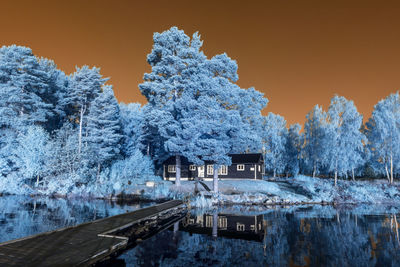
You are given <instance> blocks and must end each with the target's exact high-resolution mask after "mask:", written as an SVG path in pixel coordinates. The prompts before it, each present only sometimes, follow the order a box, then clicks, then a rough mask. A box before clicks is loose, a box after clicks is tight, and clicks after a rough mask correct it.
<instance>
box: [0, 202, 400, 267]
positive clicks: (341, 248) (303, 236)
mask: <svg viewBox="0 0 400 267" xmlns="http://www.w3.org/2000/svg"><path fill="white" fill-rule="evenodd" d="M147 205H150V204H149V203H146V204H135V205H128V204H117V203H114V202H110V201H103V200H82V199H79V200H66V199H52V198H45V197H41V198H31V197H21V196H5V197H0V242H4V241H7V240H12V239H16V238H21V237H25V236H29V235H33V234H37V233H41V232H46V231H51V230H55V229H58V228H61V227H67V226H73V225H77V224H80V223H83V222H88V221H92V220H96V219H100V218H104V217H108V216H113V215H117V214H120V213H123V212H126V211H132V210H135V209H138V208H141V207H144V206H147ZM399 222H400V208H399V207H390V206H371V205H369V206H354V207H336V208H335V207H332V206H296V207H274V208H269V209H267V208H264V207H263V208H257V207H252V208H243V207H230V208H220V209H218V210H191V211H190V212H189V213H188V216H186V217H185V218H184V219H183V220H181V221H180V222H178V223H177V224H175V226H174V227H171V228H170V229H167V230H165V231H163V232H160V233H158V234H156V235H155V236H153V237H151V238H150V239H147V240H144V241H143V242H141V243H140V244H139V245H137V246H136V247H134V248H132V249H129V250H127V251H125V252H124V253H123V254H122V255H120V256H119V258H118V259H114V260H113V261H112V262H110V265H111V266H188V267H189V266H190V267H193V266H245V267H250V266H400V239H399V226H400V225H399Z"/></svg>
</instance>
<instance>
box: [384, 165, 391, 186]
mask: <svg viewBox="0 0 400 267" xmlns="http://www.w3.org/2000/svg"><path fill="white" fill-rule="evenodd" d="M385 171H386V177H387V179H388V182H389V183H390V175H389V170H388V167H387V165H386V163H385Z"/></svg>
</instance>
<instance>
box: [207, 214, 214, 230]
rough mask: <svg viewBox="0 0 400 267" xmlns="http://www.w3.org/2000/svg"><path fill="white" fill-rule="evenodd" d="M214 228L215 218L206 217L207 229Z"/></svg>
mask: <svg viewBox="0 0 400 267" xmlns="http://www.w3.org/2000/svg"><path fill="white" fill-rule="evenodd" d="M212 226H213V216H212V215H207V216H206V227H212Z"/></svg>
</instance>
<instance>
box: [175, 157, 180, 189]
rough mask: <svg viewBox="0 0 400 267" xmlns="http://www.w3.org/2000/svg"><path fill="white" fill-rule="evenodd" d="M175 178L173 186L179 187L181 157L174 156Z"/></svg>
mask: <svg viewBox="0 0 400 267" xmlns="http://www.w3.org/2000/svg"><path fill="white" fill-rule="evenodd" d="M175 158H176V173H175V174H176V178H175V185H176V186H181V156H180V155H176V156H175Z"/></svg>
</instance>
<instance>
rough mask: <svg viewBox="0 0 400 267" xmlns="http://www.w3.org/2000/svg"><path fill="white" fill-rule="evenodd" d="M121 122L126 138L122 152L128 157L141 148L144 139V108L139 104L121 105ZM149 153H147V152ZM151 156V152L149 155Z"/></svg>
mask: <svg viewBox="0 0 400 267" xmlns="http://www.w3.org/2000/svg"><path fill="white" fill-rule="evenodd" d="M119 109H120V121H121V127H122V132H123V136H124V140H123V146H122V148H121V151H122V152H123V154H124V155H125V156H127V157H129V156H131V155H132V154H133V153H136V150H137V149H140V148H141V144H140V141H141V139H142V138H143V108H142V106H141V105H140V104H139V103H130V104H124V103H120V104H119ZM146 153H147V151H146ZM147 154H150V151H149V152H148V153H147Z"/></svg>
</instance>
